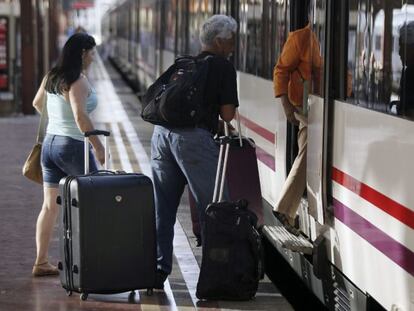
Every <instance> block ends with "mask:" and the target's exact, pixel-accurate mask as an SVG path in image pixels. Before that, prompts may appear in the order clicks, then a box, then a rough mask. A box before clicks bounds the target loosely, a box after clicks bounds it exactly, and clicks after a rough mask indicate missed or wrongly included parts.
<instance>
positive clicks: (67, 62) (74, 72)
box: [45, 33, 96, 94]
mask: <svg viewBox="0 0 414 311" xmlns="http://www.w3.org/2000/svg"><path fill="white" fill-rule="evenodd" d="M95 45H96V43H95V39H94V38H93V37H92V36H90V35H88V34H86V33H75V34H74V35H72V36H71V37H70V38H69V39H68V41H66V43H65V46H64V47H63V50H62V53H61V55H60V57H59V60H58V62H57V65H56V66H55V67H53V68H52V70H50V72H49V73H48V75H47V79H46V86H45V89H46V91H47V92H49V93H53V94H63V92H65V91H69V89H70V86H71V85H72V83H73V82H75V81H76V80H77V79H79V76H80V74H81V72H82V55H83V54H82V53H83V52H84V51H88V50H91V49H93V48H94V46H95Z"/></svg>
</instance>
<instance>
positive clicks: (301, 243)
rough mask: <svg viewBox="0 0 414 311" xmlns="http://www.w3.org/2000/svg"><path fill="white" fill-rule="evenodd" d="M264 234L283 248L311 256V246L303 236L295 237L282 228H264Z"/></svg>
mask: <svg viewBox="0 0 414 311" xmlns="http://www.w3.org/2000/svg"><path fill="white" fill-rule="evenodd" d="M263 231H264V233H265V234H266V235H267V236H268V237H270V238H272V239H273V240H275V241H277V242H278V243H279V244H280V245H281V246H282V247H283V248H286V249H289V250H291V251H294V252H300V253H304V254H309V255H310V254H312V250H313V245H312V243H311V242H309V240H307V239H306V238H305V237H304V236H303V235H299V236H295V235H293V234H291V233H290V232H289V231H287V230H286V228H285V227H283V226H264V227H263Z"/></svg>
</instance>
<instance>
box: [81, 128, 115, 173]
mask: <svg viewBox="0 0 414 311" xmlns="http://www.w3.org/2000/svg"><path fill="white" fill-rule="evenodd" d="M100 135H103V136H105V170H107V169H108V158H109V152H108V137H109V136H110V135H111V133H109V132H108V131H101V130H93V131H88V132H85V134H84V136H85V148H84V149H85V175H86V174H89V137H90V136H100Z"/></svg>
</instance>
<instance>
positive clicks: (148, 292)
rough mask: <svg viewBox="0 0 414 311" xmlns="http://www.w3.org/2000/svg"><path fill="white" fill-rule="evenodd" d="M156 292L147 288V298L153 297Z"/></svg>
mask: <svg viewBox="0 0 414 311" xmlns="http://www.w3.org/2000/svg"><path fill="white" fill-rule="evenodd" d="M153 293H154V290H153V289H152V288H147V296H152V294H153Z"/></svg>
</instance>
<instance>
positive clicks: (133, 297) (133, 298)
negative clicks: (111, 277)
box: [128, 290, 135, 302]
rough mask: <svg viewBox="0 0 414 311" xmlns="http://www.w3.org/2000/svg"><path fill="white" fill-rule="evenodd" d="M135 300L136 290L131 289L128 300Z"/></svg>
mask: <svg viewBox="0 0 414 311" xmlns="http://www.w3.org/2000/svg"><path fill="white" fill-rule="evenodd" d="M134 300H135V291H134V290H133V291H131V292H130V293H129V295H128V301H129V302H133V301H134Z"/></svg>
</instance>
